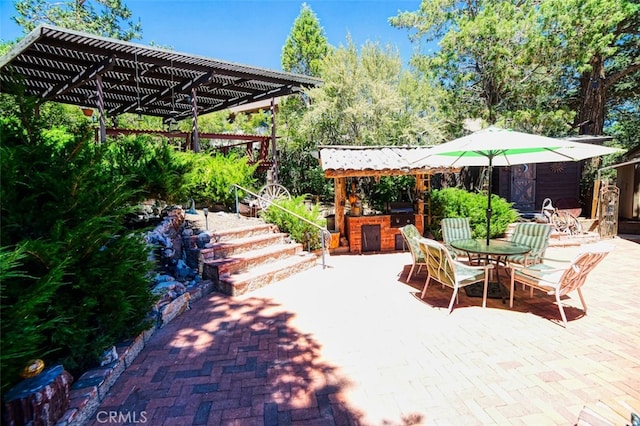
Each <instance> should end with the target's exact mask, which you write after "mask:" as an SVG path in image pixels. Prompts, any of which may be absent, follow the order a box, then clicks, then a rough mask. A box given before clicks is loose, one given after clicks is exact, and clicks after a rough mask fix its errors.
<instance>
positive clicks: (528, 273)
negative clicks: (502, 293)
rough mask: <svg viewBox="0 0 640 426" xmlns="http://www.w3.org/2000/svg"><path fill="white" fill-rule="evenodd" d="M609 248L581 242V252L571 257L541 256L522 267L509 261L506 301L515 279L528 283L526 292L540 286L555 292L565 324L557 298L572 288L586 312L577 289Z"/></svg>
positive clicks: (609, 246)
mask: <svg viewBox="0 0 640 426" xmlns="http://www.w3.org/2000/svg"><path fill="white" fill-rule="evenodd" d="M612 249H613V246H612V245H610V244H594V245H592V246H590V247H588V246H585V247H584V248H583V251H582V253H580V254H579V255H578V256H576V258H575V259H573V260H572V261H559V260H553V259H544V258H543V259H541V260H542V262H540V263H537V264H534V265H530V266H526V267H518V266H516V265H512V266H511V296H510V300H509V305H510V306H513V288H514V283H515V282H516V281H517V282H519V283H522V284H524V285H525V286H529V287H530V294H529V295H530V296H533V289H538V290H542V291H544V292H546V293H547V294H548V295H555V297H556V303H557V305H558V310H559V311H560V316H561V317H562V322H563V324H564V327H565V328H566V327H567V317H566V315H565V313H564V308H563V307H562V302H561V301H560V298H561V297H562V296H564V295H566V294H568V293H570V292H572V291H574V290H576V291H577V292H578V296H580V302H581V303H582V309H583V311H584V313H585V314H586V313H587V305H586V303H585V301H584V297H583V296H582V291H581V290H580V289H581V287H582V286H583V285H584V283H585V281H586V279H587V275H589V273H590V272H591V271H592V270H593V268H595V267H596V266H597V265H598V263H600V262H601V261H602V259H604V258H605V256H606V255H607V254H608V253H609V252H610V251H611V250H612ZM547 262H548V263H547Z"/></svg>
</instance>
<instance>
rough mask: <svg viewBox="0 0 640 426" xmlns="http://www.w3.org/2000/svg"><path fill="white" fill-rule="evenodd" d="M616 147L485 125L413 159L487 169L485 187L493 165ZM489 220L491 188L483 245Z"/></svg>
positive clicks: (579, 156) (582, 155)
mask: <svg viewBox="0 0 640 426" xmlns="http://www.w3.org/2000/svg"><path fill="white" fill-rule="evenodd" d="M621 151H622V150H620V149H617V148H609V147H605V146H600V145H592V144H588V143H580V142H574V141H569V140H565V139H555V138H549V137H546V136H539V135H533V134H530V133H522V132H516V131H513V130H507V129H502V128H500V127H495V126H492V127H488V128H486V129H483V130H479V131H477V132H474V133H471V134H470V135H467V136H463V137H461V138H458V139H454V140H452V141H450V142H446V143H443V144H441V145H436V146H434V147H433V148H431V149H429V151H428V155H426V156H424V157H422V158H421V159H419V160H416V161H415V165H416V166H424V167H466V166H480V167H488V168H489V188H491V169H492V167H493V166H513V165H516V164H527V163H553V162H561V161H580V160H584V159H587V158H592V157H598V156H601V155H607V154H614V153H617V152H621ZM490 220H491V189H490V190H489V194H488V202H487V245H488V244H489V238H490V237H489V235H490V232H489V231H490V226H491V225H490Z"/></svg>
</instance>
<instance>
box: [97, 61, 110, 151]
mask: <svg viewBox="0 0 640 426" xmlns="http://www.w3.org/2000/svg"><path fill="white" fill-rule="evenodd" d="M96 90H97V92H98V113H99V114H100V116H99V117H98V118H99V119H100V143H105V142H106V141H107V121H106V116H105V114H104V93H103V90H102V75H101V74H98V75H96Z"/></svg>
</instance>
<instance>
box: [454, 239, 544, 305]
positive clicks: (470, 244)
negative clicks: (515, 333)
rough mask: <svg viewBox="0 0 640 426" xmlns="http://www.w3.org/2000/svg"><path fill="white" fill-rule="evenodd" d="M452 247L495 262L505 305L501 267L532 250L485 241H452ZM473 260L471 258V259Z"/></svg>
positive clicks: (523, 246) (497, 241)
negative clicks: (511, 258) (511, 259)
mask: <svg viewBox="0 0 640 426" xmlns="http://www.w3.org/2000/svg"><path fill="white" fill-rule="evenodd" d="M450 244H451V246H452V247H454V248H456V249H458V250H463V251H465V252H467V253H468V254H469V255H471V254H474V255H476V257H478V256H479V257H481V258H484V259H485V261H486V262H493V263H494V264H495V265H496V281H497V284H498V287H499V288H500V294H501V295H502V303H505V301H506V297H505V294H504V286H503V285H502V284H501V283H500V271H499V269H497V268H499V267H500V266H501V265H502V266H503V267H506V266H507V258H508V257H509V256H513V255H517V254H526V253H529V252H530V251H531V248H530V247H528V246H525V245H522V244H516V243H513V242H511V241H506V240H493V239H492V240H489V244H487V241H486V240H484V239H473V238H470V239H464V240H454V241H451V243H450ZM469 258H470V259H471V257H469ZM512 295H513V288H509V296H510V297H511V296H512Z"/></svg>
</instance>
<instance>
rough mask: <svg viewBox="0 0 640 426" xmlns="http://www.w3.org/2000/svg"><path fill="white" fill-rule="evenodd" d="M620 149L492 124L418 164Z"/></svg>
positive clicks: (532, 159) (547, 159) (484, 163)
mask: <svg viewBox="0 0 640 426" xmlns="http://www.w3.org/2000/svg"><path fill="white" fill-rule="evenodd" d="M621 151H622V150H620V149H617V148H609V147H606V146H600V145H593V144H588V143H580V142H574V141H569V140H565V139H556V138H549V137H546V136H539V135H533V134H530V133H522V132H516V131H513V130H507V129H502V128H499V127H495V126H492V127H488V128H486V129H483V130H479V131H477V132H474V133H471V134H469V135H467V136H463V137H461V138H458V139H454V140H452V141H450V142H446V143H443V144H440V145H436V146H434V147H433V148H431V149H430V150H429V151H428V155H426V156H424V157H422V158H421V159H419V160H416V162H415V163H416V164H417V165H422V164H424V165H426V166H428V165H433V166H439V167H466V166H480V167H488V166H513V165H516V164H527V163H553V162H560V161H579V160H584V159H586V158H592V157H598V156H601V155H607V154H614V153H617V152H621Z"/></svg>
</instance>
